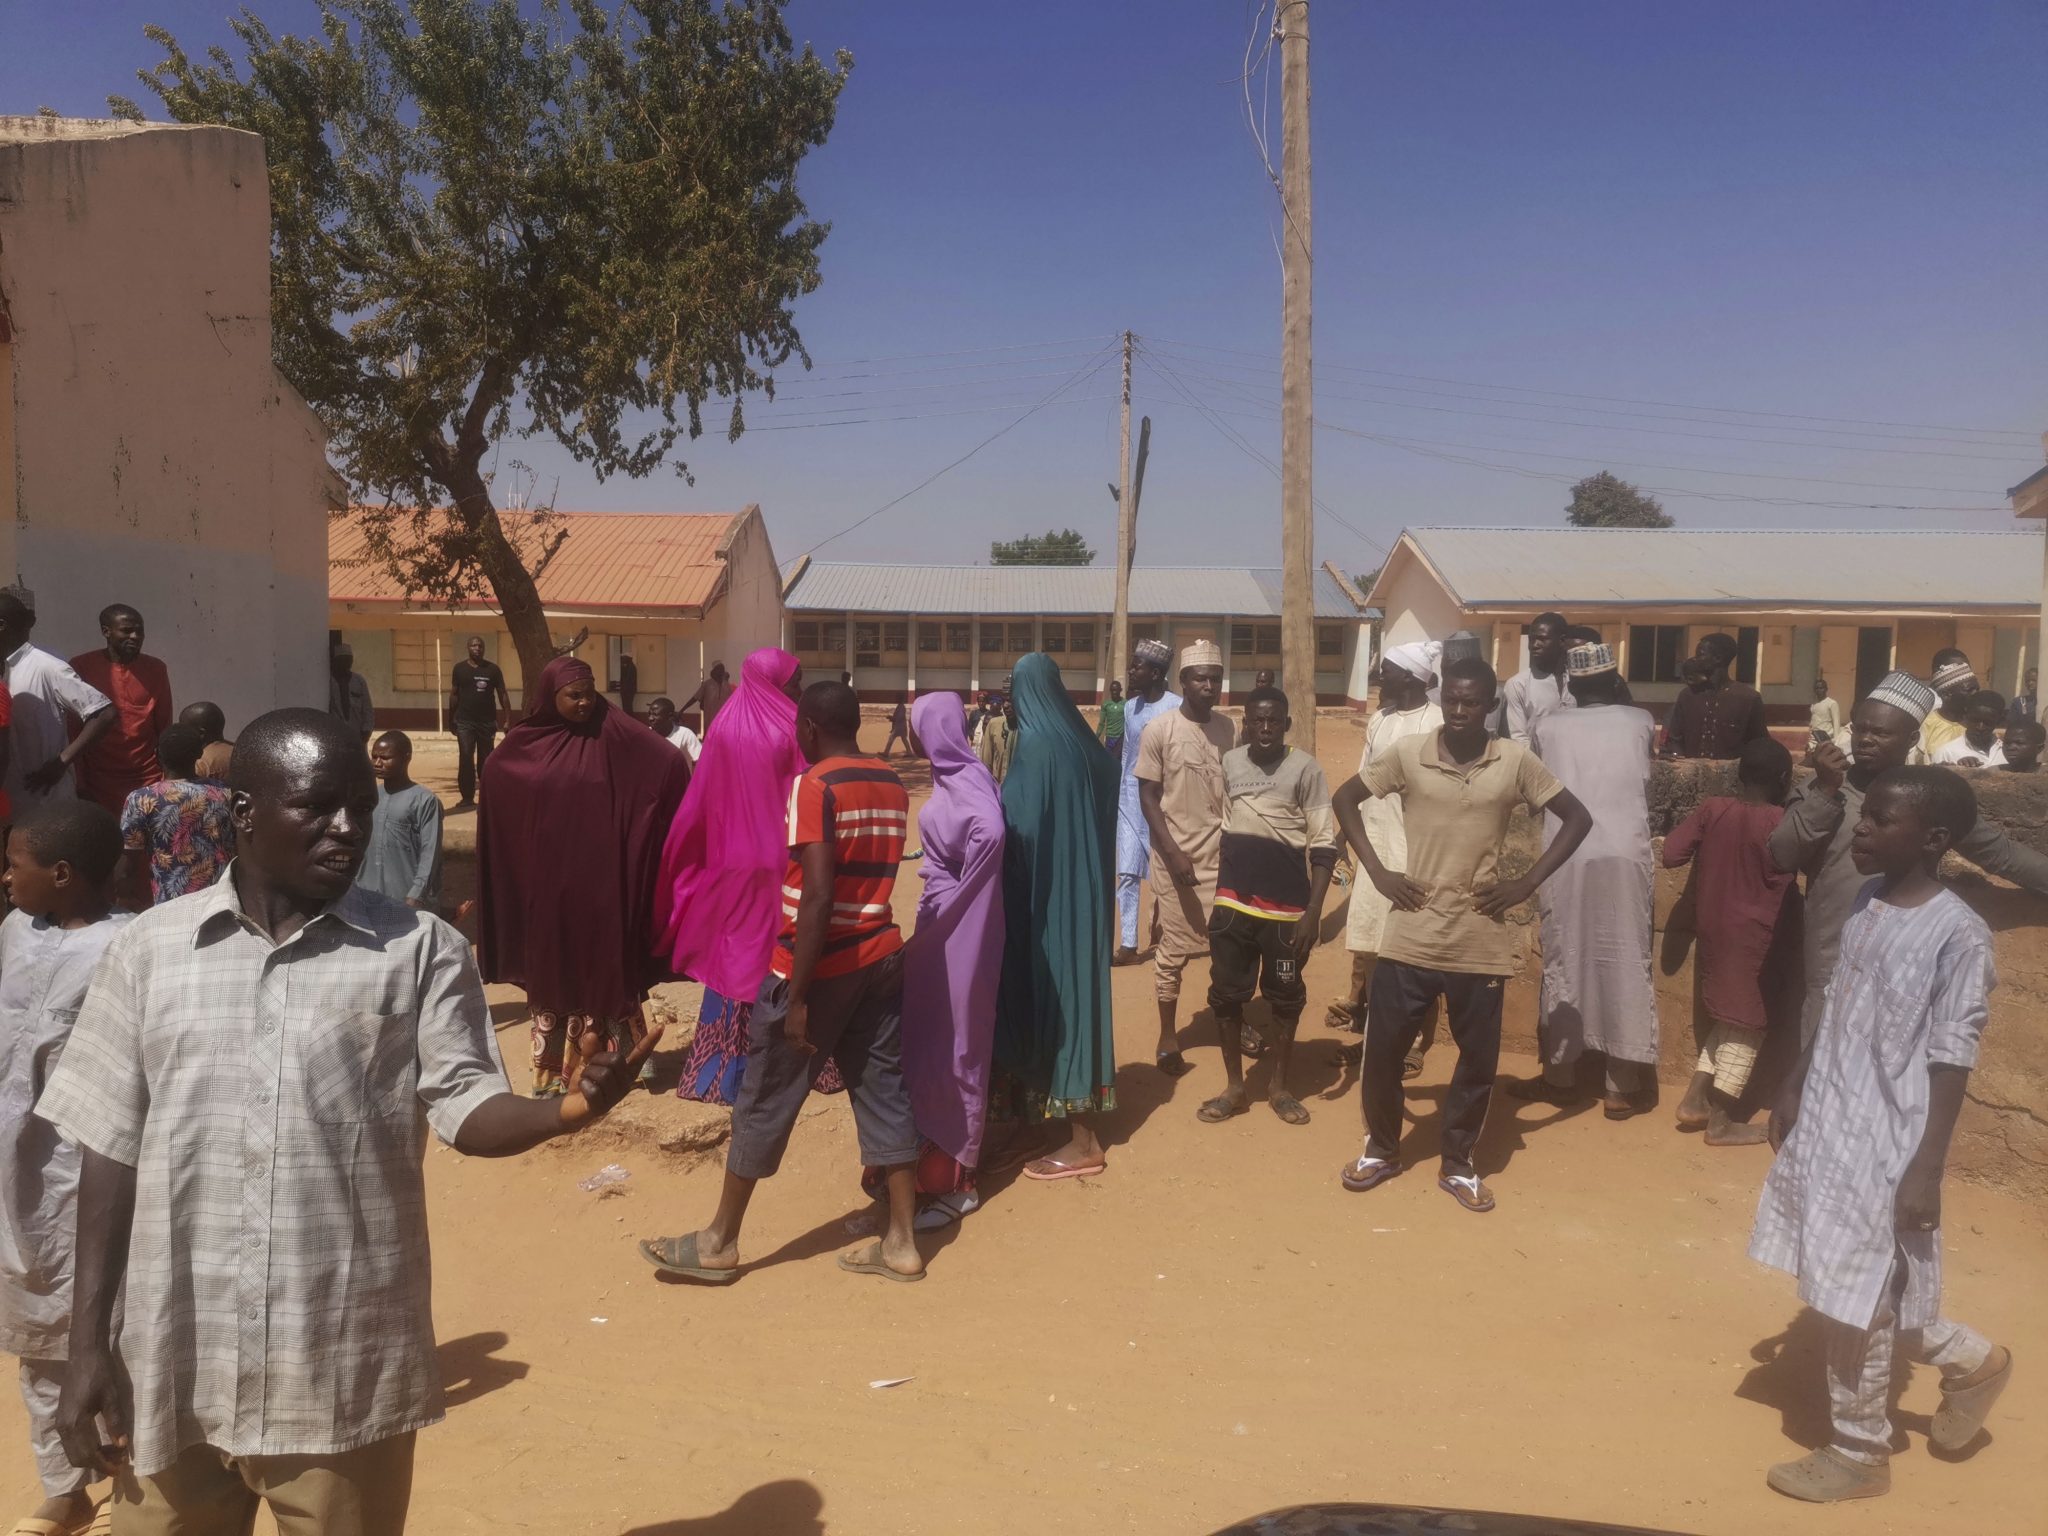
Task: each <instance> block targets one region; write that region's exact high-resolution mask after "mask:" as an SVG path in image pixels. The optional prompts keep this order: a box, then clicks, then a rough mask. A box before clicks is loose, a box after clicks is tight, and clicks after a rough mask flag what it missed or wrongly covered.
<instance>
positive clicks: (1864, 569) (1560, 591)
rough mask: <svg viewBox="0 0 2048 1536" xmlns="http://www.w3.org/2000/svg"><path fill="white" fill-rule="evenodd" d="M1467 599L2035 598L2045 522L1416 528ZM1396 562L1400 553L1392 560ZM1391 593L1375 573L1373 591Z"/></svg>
mask: <svg viewBox="0 0 2048 1536" xmlns="http://www.w3.org/2000/svg"><path fill="white" fill-rule="evenodd" d="M1402 538H1403V539H1404V540H1407V541H1412V543H1413V544H1414V545H1415V546H1416V548H1417V549H1419V550H1420V551H1421V553H1422V555H1423V557H1424V558H1425V559H1426V560H1427V561H1428V562H1429V564H1430V565H1431V566H1432V567H1433V568H1434V569H1435V570H1436V573H1437V574H1438V575H1439V576H1440V577H1442V578H1443V581H1444V583H1445V584H1446V585H1447V586H1448V587H1449V588H1450V589H1451V594H1452V595H1453V596H1454V597H1456V598H1457V599H1458V601H1459V602H1460V603H1461V604H1463V605H1464V606H1466V607H1468V608H1470V607H1481V606H1484V605H1487V604H1501V605H1513V606H1522V607H1526V606H1528V605H1530V604H1541V605H1552V604H1555V605H1557V606H1560V607H1564V606H1567V605H1569V604H1572V603H1580V604H1586V605H1596V604H1617V603H1642V604H1650V603H1662V604H1694V603H1699V604H1716V603H1720V604H1731V605H1732V604H1773V605H1777V606H1782V607H1789V608H1798V607H1816V608H1877V609H1885V608H1942V609H1958V608H1969V607H2000V608H2006V607H2019V606H2025V607H2034V606H2038V605H2039V604H2040V601H2041V534H2040V533H2038V532H2019V533H1965V532H1956V531H1948V532H1938V533H1935V532H1929V533H1882V532H1869V531H1864V530H1854V531H1851V530H1846V529H1845V530H1841V531H1839V532H1816V531H1808V530H1801V531H1797V532H1772V531H1766V530H1759V529H1691V528H1410V529H1408V530H1407V531H1406V532H1405V533H1403V535H1402ZM1389 564H1390V565H1391V564H1393V562H1392V561H1389ZM1371 595H1372V596H1373V597H1374V598H1375V599H1378V598H1380V596H1381V594H1380V593H1379V591H1378V589H1377V585H1375V590H1374V592H1373V593H1372V594H1371Z"/></svg>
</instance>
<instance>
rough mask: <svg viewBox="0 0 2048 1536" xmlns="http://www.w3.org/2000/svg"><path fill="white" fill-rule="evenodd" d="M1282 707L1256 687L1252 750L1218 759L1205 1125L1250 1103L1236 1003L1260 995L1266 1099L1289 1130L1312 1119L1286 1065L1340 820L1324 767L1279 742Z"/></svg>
mask: <svg viewBox="0 0 2048 1536" xmlns="http://www.w3.org/2000/svg"><path fill="white" fill-rule="evenodd" d="M1287 710H1288V704H1287V695H1286V694H1284V693H1282V692H1281V691H1280V690H1279V689H1278V688H1254V689H1253V690H1252V693H1251V697H1250V699H1249V700H1248V701H1247V702H1246V704H1245V711H1244V728H1245V736H1246V740H1247V741H1248V742H1249V745H1247V746H1242V747H1237V748H1234V749H1232V750H1231V751H1229V752H1226V753H1224V754H1223V790H1224V797H1225V800H1224V813H1223V846H1222V850H1221V853H1220V855H1219V862H1218V866H1217V876H1216V905H1215V908H1214V910H1213V911H1212V912H1211V913H1210V915H1209V1009H1210V1011H1211V1012H1212V1013H1214V1014H1215V1015H1216V1037H1217V1040H1218V1041H1219V1043H1221V1045H1222V1047H1223V1079H1224V1087H1223V1092H1222V1093H1220V1094H1218V1095H1217V1096H1216V1097H1215V1098H1213V1099H1211V1100H1209V1102H1208V1103H1206V1104H1204V1105H1203V1106H1202V1107H1201V1108H1200V1109H1199V1110H1197V1111H1196V1113H1197V1114H1198V1115H1199V1116H1200V1117H1201V1118H1202V1119H1203V1120H1206V1121H1208V1122H1210V1123H1211V1124H1214V1123H1216V1122H1217V1121H1220V1120H1228V1119H1229V1118H1230V1117H1231V1116H1233V1115H1241V1114H1243V1113H1244V1112H1245V1109H1246V1107H1247V1105H1246V1095H1245V1088H1244V1073H1243V1070H1242V1068H1243V1063H1242V1060H1241V1057H1240V1036H1241V1035H1242V1034H1243V1032H1244V1027H1245V1026H1244V1005H1245V1004H1246V1003H1248V1002H1250V1001H1251V997H1252V993H1253V991H1254V990H1258V989H1263V990H1264V992H1265V995H1266V1003H1267V1005H1268V1006H1269V1007H1270V1008H1271V1009H1272V1010H1273V1039H1272V1042H1271V1043H1272V1046H1273V1077H1272V1082H1271V1085H1270V1086H1269V1087H1268V1088H1267V1090H1266V1102H1267V1103H1269V1104H1271V1105H1272V1106H1273V1113H1274V1114H1276V1115H1278V1116H1279V1117H1280V1118H1281V1119H1282V1120H1285V1121H1286V1122H1287V1123H1288V1124H1289V1125H1306V1124H1308V1110H1307V1109H1306V1108H1305V1107H1304V1106H1303V1104H1302V1102H1301V1100H1299V1099H1297V1098H1296V1097H1295V1096H1294V1095H1293V1094H1291V1093H1289V1092H1288V1091H1287V1066H1288V1061H1289V1058H1290V1057H1291V1056H1292V1055H1293V1053H1294V1032H1295V1029H1296V1028H1297V1027H1298V1026H1299V1025H1300V1023H1301V1010H1302V1007H1303V1006H1304V1005H1305V1004H1306V1003H1307V1001H1308V988H1307V987H1306V986H1305V985H1304V984H1303V982H1302V979H1301V968H1302V966H1303V965H1305V964H1306V963H1307V962H1308V957H1309V952H1310V951H1311V950H1313V949H1314V948H1315V944H1316V936H1317V933H1318V932H1319V930H1320V929H1321V927H1322V922H1323V897H1324V895H1325V893H1327V892H1328V890H1329V888H1330V871H1331V870H1333V869H1335V868H1336V867H1337V823H1336V819H1335V817H1333V816H1332V815H1331V813H1330V781H1329V780H1328V779H1326V778H1324V777H1323V770H1322V768H1321V767H1320V765H1318V764H1317V762H1316V760H1315V759H1314V758H1312V757H1310V756H1309V755H1308V754H1307V753H1306V752H1297V751H1295V750H1294V749H1293V748H1292V747H1290V746H1288V745H1287V731H1288V727H1290V726H1291V725H1293V723H1294V722H1293V721H1292V720H1290V719H1289V718H1288V715H1287ZM1245 1043H1250V1042H1249V1041H1246V1042H1245ZM1254 1054H1257V1053H1256V1052H1255V1053H1254Z"/></svg>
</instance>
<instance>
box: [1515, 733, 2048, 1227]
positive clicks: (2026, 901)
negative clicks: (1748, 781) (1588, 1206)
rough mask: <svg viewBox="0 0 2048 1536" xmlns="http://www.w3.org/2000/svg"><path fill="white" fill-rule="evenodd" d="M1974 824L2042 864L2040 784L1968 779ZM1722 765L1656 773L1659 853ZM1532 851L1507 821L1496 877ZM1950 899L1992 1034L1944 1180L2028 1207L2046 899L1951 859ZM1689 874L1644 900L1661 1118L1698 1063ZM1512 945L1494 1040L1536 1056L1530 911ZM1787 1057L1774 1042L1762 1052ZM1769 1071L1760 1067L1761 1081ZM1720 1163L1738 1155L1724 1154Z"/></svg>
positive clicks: (1524, 827)
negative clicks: (1977, 920)
mask: <svg viewBox="0 0 2048 1536" xmlns="http://www.w3.org/2000/svg"><path fill="white" fill-rule="evenodd" d="M1968 777H1969V779H1970V782H1971V787H1972V788H1973V789H1975V790H1976V791H1977V795H1978V800H1979V804H1980V806H1981V807H1982V811H1983V814H1984V815H1986V816H1987V817H1989V818H1990V819H1991V820H1994V821H1996V822H1997V823H1998V824H1999V825H2000V826H2002V827H2003V828H2004V829H2005V830H2006V832H2007V834H2008V835H2010V836H2012V837H2014V838H2016V839H2018V840H2019V841H2021V842H2024V843H2026V844H2028V845H2029V846H2030V847H2033V848H2036V849H2039V850H2040V851H2042V852H2044V853H2048V775H2030V776H2021V775H2016V774H2009V773H2002V772H1999V771H1996V770H1993V771H1989V772H1976V773H1971V774H1969V775H1968ZM1734 778H1735V773H1734V764H1732V763H1694V762H1686V763H1664V762H1660V763H1657V764H1656V765H1655V766H1654V768H1653V777H1652V780H1651V791H1650V810H1651V827H1652V830H1653V831H1654V832H1655V834H1656V836H1657V839H1658V845H1659V848H1660V851H1661V846H1662V839H1663V835H1664V834H1665V833H1666V832H1668V831H1670V830H1671V828H1673V827H1675V826H1677V825H1678V823H1679V822H1680V821H1682V820H1684V819H1685V817H1686V816H1688V815H1689V814H1691V812H1692V810H1693V808H1694V807H1695V806H1697V805H1698V804H1699V802H1700V800H1701V799H1702V798H1703V797H1705V796H1708V795H1725V794H1733V793H1734V792H1735V785H1734ZM1540 848H1541V842H1540V836H1539V832H1538V829H1537V827H1536V825H1535V823H1534V822H1533V821H1532V820H1530V819H1529V818H1528V817H1527V816H1526V815H1524V814H1523V813H1521V812H1517V813H1516V816H1515V821H1514V825H1513V828H1512V831H1511V833H1510V851H1509V856H1508V859H1507V867H1508V870H1509V872H1510V873H1517V872H1519V871H1521V870H1523V869H1526V868H1527V867H1528V866H1529V865H1530V864H1531V863H1533V862H1535V858H1536V855H1537V853H1538V851H1539V850H1540ZM1944 873H1945V875H1946V876H1947V877H1948V878H1949V880H1950V883H1951V884H1952V885H1953V886H1954V888H1955V889H1956V890H1957V892H1958V893H1959V894H1961V895H1962V896H1963V898H1964V899H1965V900H1967V901H1968V902H1969V903H1970V905H1971V906H1973V907H1974V908H1975V909H1976V910H1977V911H1978V913H1979V914H1980V915H1982V916H1983V918H1984V920H1985V921H1986V922H1987V923H1989V924H1990V925H1991V929H1992V933H1993V935H1994V944H1995V955H1996V963H1997V967H1998V978H1999V985H1998V989H1997V990H1996V991H1995V992H1993V993H1992V996H1991V1023H1990V1026H1989V1027H1988V1028H1987V1029H1986V1031H1985V1034H1984V1044H1983V1048H1982V1052H1981V1055H1980V1058H1979V1061H1978V1066H1977V1070H1976V1072H1974V1073H1973V1074H1972V1075H1971V1079H1970V1089H1969V1100H1968V1102H1967V1104H1966V1105H1965V1107H1964V1111H1963V1117H1962V1120H1961V1121H1960V1123H1959V1124H1958V1126H1957V1129H1956V1138H1955V1144H1954V1147H1953V1149H1952V1151H1951V1155H1950V1159H1949V1169H1950V1171H1951V1172H1952V1173H1954V1174H1955V1175H1956V1176H1957V1177H1959V1178H1964V1179H1968V1180H1970V1181H1971V1182H1973V1183H1980V1184H1987V1185H1990V1186H1992V1187H1994V1188H1999V1189H2004V1190H2008V1191H2010V1192H2012V1193H2014V1194H2019V1195H2023V1196H2027V1197H2030V1198H2033V1199H2048V1117H2044V1113H2043V1109H2042V1106H2043V1105H2048V1033H2044V1032H2043V1031H2042V1029H2041V1027H2040V1024H2041V1020H2042V1019H2043V1018H2044V1017H2048V943H2044V939H2048V898H2043V897H2038V896H2035V895H2033V894H2031V893H2030V892H2026V891H2021V890H2017V889H2015V888H2013V887H2012V886H2010V885H2007V884H2005V883H2004V882H2002V881H1996V880H1993V879H1991V878H1990V877H1988V876H1986V875H1984V874H1983V873H1982V872H1981V871H1979V870H1978V869H1976V867H1975V866H1973V865H1971V864H1969V863H1967V862H1966V861H1964V860H1962V859H1959V858H1956V857H1954V856H1953V855H1952V856H1951V857H1950V860H1949V868H1948V869H1947V870H1945V871H1944ZM1691 875H1692V871H1691V869H1690V868H1687V869H1682V870H1666V869H1664V868H1662V867H1661V865H1660V866H1659V868H1658V871H1657V888H1656V901H1655V915H1654V920H1655V925H1656V943H1655V948H1654V951H1653V952H1654V954H1655V956H1656V984H1657V1017H1658V1023H1659V1044H1660V1048H1661V1055H1662V1061H1661V1062H1660V1064H1659V1076H1660V1077H1661V1078H1662V1079H1663V1081H1664V1083H1665V1085H1666V1088H1665V1095H1664V1099H1665V1102H1664V1105H1663V1106H1662V1107H1660V1109H1659V1110H1658V1113H1659V1114H1666V1113H1668V1112H1669V1110H1670V1109H1671V1108H1672V1106H1674V1105H1675V1104H1676V1097H1675V1094H1676V1092H1677V1091H1678V1090H1679V1088H1680V1087H1681V1085H1682V1084H1684V1083H1685V1082H1686V1081H1687V1080H1688V1079H1689V1078H1690V1077H1691V1075H1692V1070H1693V1065H1694V1063H1695V1061H1696V1060H1697V1058H1698V1052H1699V1039H1698V1036H1697V1035H1696V1033H1695V1020H1696V1019H1698V1018H1700V1017H1703V1015H1702V1014H1700V1013H1698V1012H1697V1011H1696V995H1695V990H1694V961H1695V959H1696V944H1695V942H1694V935H1693V917H1692V899H1691V894H1690V892H1691ZM1511 921H1513V922H1515V923H1516V924H1517V925H1518V928H1519V931H1520V935H1521V950H1520V964H1519V969H1518V970H1517V972H1516V974H1515V975H1514V976H1513V977H1511V978H1510V980H1509V983H1508V994H1507V1005H1506V1014H1505V1020H1504V1025H1505V1028H1504V1037H1505V1039H1506V1040H1507V1041H1508V1042H1509V1043H1510V1044H1511V1045H1513V1046H1514V1047H1515V1048H1517V1049H1521V1050H1530V1051H1533V1050H1534V1049H1535V1048H1536V1013H1537V997H1538V991H1539V985H1540V981H1541V975H1542V958H1541V953H1540V950H1539V947H1538V942H1537V925H1536V916H1535V912H1534V909H1533V908H1525V909H1521V910H1518V911H1517V912H1515V913H1514V914H1513V916H1512V918H1511ZM1788 1046H1791V1047H1796V1039H1793V1040H1789V1041H1788V1040H1786V1039H1785V1038H1783V1037H1782V1036H1781V1037H1780V1038H1779V1039H1778V1040H1776V1041H1775V1042H1774V1044H1773V1045H1771V1046H1767V1047H1766V1051H1767V1054H1768V1053H1769V1052H1771V1051H1772V1050H1774V1049H1784V1048H1786V1047H1788ZM1769 1070H1770V1068H1769V1067H1767V1066H1760V1068H1759V1073H1760V1075H1762V1074H1764V1073H1767V1072H1768V1071H1769ZM1730 1155H1731V1156H1737V1155H1739V1154H1736V1153H1731V1154H1730Z"/></svg>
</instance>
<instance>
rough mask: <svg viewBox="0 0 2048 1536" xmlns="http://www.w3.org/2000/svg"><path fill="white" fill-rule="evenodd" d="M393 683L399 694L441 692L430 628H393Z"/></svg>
mask: <svg viewBox="0 0 2048 1536" xmlns="http://www.w3.org/2000/svg"><path fill="white" fill-rule="evenodd" d="M464 654H465V655H466V654H467V652H465V653H464ZM451 665H452V663H451ZM391 686H392V688H393V689H395V690H396V691H397V692H399V693H438V692H439V691H440V689H441V679H440V678H439V677H437V676H436V675H435V671H434V636H433V633H432V632H431V631H430V630H424V629H394V630H393V631H391Z"/></svg>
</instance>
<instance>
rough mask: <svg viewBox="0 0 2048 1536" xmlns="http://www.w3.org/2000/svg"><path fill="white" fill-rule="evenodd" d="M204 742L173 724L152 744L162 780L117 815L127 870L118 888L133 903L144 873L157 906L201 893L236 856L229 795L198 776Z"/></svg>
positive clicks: (133, 796) (144, 789) (195, 733)
mask: <svg viewBox="0 0 2048 1536" xmlns="http://www.w3.org/2000/svg"><path fill="white" fill-rule="evenodd" d="M205 750H206V743H205V740H204V738H202V737H201V736H200V734H199V732H198V731H197V730H196V729H194V728H193V727H192V726H189V725H173V726H171V727H169V728H168V729H167V730H165V732H164V733H163V734H162V735H161V736H159V737H157V739H156V758H157V762H158V763H160V764H161V765H162V766H163V770H164V776H163V777H162V778H161V779H159V780H157V782H156V783H154V784H148V785H144V786H143V787H142V788H141V789H138V790H134V791H132V792H131V793H130V794H129V796H128V802H127V804H126V805H125V806H124V807H123V808H122V810H121V840H122V843H123V844H124V845H125V847H126V848H127V851H128V867H127V869H126V870H125V871H124V872H123V875H122V880H121V888H122V890H123V891H124V892H127V893H131V895H132V897H133V899H135V900H136V901H137V902H138V903H139V900H140V896H141V890H142V870H143V867H144V865H145V862H146V864H147V867H148V869H149V893H150V900H151V901H152V902H153V903H155V904H158V905H161V904H162V903H163V902H166V901H169V900H170V899H171V898H172V897H174V896H183V895H184V894H185V893H186V892H188V891H203V890H205V889H206V888H207V887H208V886H209V885H212V884H213V882H214V881H216V880H218V879H219V878H220V872H221V871H222V870H224V869H226V868H227V867H228V861H229V860H230V859H232V858H233V857H234V856H235V824H234V820H233V818H232V817H231V816H230V815H229V814H228V792H227V790H225V789H224V788H222V787H221V786H220V785H218V784H209V783H207V782H205V781H204V780H202V779H201V778H200V777H199V754H200V753H201V752H203V751H205Z"/></svg>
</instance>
